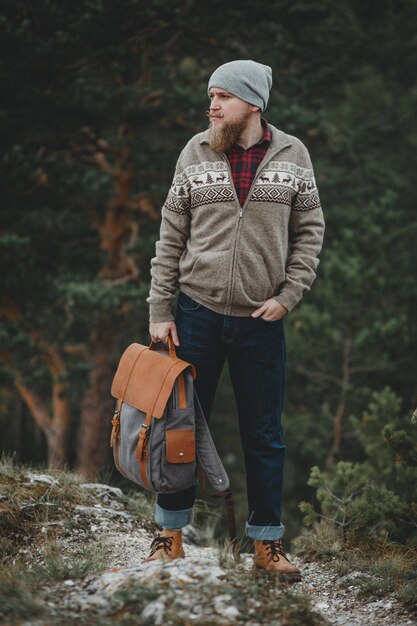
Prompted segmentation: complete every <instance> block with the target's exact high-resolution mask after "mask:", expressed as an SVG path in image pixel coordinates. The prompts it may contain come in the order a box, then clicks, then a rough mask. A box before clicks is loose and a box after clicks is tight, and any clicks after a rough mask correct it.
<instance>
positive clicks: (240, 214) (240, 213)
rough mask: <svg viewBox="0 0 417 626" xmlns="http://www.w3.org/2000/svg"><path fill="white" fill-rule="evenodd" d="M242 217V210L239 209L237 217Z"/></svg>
mask: <svg viewBox="0 0 417 626" xmlns="http://www.w3.org/2000/svg"><path fill="white" fill-rule="evenodd" d="M242 215H243V209H242V207H240V209H239V217H242Z"/></svg>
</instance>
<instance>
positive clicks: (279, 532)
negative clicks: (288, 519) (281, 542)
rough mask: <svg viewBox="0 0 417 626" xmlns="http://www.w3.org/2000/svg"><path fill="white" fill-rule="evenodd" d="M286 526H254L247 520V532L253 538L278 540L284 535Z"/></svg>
mask: <svg viewBox="0 0 417 626" xmlns="http://www.w3.org/2000/svg"><path fill="white" fill-rule="evenodd" d="M284 532H285V526H284V524H280V525H279V526H254V525H252V524H248V522H246V534H247V536H248V537H250V538H251V539H263V540H264V541H276V540H277V539H281V537H283V536H284Z"/></svg>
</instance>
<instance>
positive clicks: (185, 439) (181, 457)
mask: <svg viewBox="0 0 417 626" xmlns="http://www.w3.org/2000/svg"><path fill="white" fill-rule="evenodd" d="M165 438H166V443H167V445H166V457H167V461H168V463H190V462H191V461H195V438H194V431H193V430H188V429H187V430H166V431H165Z"/></svg>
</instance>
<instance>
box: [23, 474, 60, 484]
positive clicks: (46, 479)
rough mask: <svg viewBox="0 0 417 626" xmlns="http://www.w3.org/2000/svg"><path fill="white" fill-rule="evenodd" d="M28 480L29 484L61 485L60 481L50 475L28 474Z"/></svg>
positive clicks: (26, 475)
mask: <svg viewBox="0 0 417 626" xmlns="http://www.w3.org/2000/svg"><path fill="white" fill-rule="evenodd" d="M25 477H26V478H29V484H32V485H33V484H35V483H47V484H48V485H59V481H58V480H57V479H56V478H54V477H53V476H50V475H49V474H35V473H34V472H26V474H25Z"/></svg>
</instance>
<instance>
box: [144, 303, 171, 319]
mask: <svg viewBox="0 0 417 626" xmlns="http://www.w3.org/2000/svg"><path fill="white" fill-rule="evenodd" d="M174 320H175V317H174V316H173V315H172V312H171V307H170V305H169V304H165V303H163V302H160V303H159V304H150V305H149V322H155V323H158V322H172V321H174Z"/></svg>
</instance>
